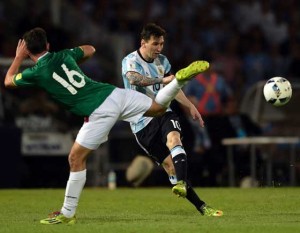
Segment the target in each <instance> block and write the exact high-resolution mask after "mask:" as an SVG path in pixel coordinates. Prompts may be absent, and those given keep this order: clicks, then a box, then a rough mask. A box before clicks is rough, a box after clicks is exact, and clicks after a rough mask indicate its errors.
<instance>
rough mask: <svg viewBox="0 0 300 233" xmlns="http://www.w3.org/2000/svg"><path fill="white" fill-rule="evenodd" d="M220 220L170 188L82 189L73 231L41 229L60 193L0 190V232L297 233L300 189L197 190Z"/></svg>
mask: <svg viewBox="0 0 300 233" xmlns="http://www.w3.org/2000/svg"><path fill="white" fill-rule="evenodd" d="M196 191H197V193H198V194H199V196H200V197H201V198H202V199H203V200H205V201H206V202H207V203H208V204H209V205H211V206H214V207H216V208H220V209H221V210H223V211H224V216H223V217H220V218H217V217H205V216H201V215H200V214H199V213H198V212H197V211H196V210H195V209H194V207H193V206H192V205H191V204H190V203H189V202H188V201H187V200H185V199H181V198H177V197H176V196H175V195H173V194H172V193H171V189H170V188H139V189H130V188H118V189H116V190H113V191H110V190H107V189H104V188H97V189H92V188H85V189H84V191H83V193H82V195H81V200H80V203H79V207H78V210H77V218H78V223H77V224H76V225H73V226H66V225H52V226H47V225H41V224H40V223H39V220H40V219H42V218H45V217H46V216H47V214H48V212H52V211H54V210H58V209H59V208H60V207H61V204H62V201H63V197H64V190H63V189H28V190H25V189H18V190H13V189H11V190H10V189H8V190H4V189H2V190H1V189H0V233H4V232H5V233H6V232H7V233H8V232H9V233H18V232H20V233H21V232H22V233H27V232H28V233H29V232H30V233H35V232H37V233H43V232H63V233H76V232H80V233H90V232H93V233H95V232H100V233H101V232H105V233H112V232H121V233H127V232H128V233H129V232H130V233H148V232H149V233H150V232H151V233H169V232H171V233H177V232H178V233H185V232H188V233H193V232H202V233H210V232H220V233H235V232H239V233H241V232H243V233H247V232H251V233H253V232H258V233H261V232H262V233H269V232H271V233H289V232H291V233H292V232H293V233H295V232H299V231H300V197H299V196H300V195H299V194H300V188H253V189H238V188H196Z"/></svg>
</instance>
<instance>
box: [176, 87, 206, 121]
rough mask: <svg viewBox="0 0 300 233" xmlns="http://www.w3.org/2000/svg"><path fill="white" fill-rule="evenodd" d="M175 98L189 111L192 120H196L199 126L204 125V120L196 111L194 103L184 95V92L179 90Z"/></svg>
mask: <svg viewBox="0 0 300 233" xmlns="http://www.w3.org/2000/svg"><path fill="white" fill-rule="evenodd" d="M175 99H176V100H177V101H178V102H179V103H180V104H181V105H183V106H184V107H186V108H187V109H188V110H189V113H190V115H191V117H192V118H193V120H198V121H199V124H200V126H201V127H204V121H203V119H202V117H201V115H200V113H199V112H198V110H197V108H196V107H195V105H194V104H193V103H192V102H191V101H190V100H189V99H188V98H187V97H186V95H185V94H184V92H183V91H182V90H180V91H179V92H178V94H177V95H176V97H175Z"/></svg>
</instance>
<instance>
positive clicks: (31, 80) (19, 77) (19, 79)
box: [13, 69, 35, 86]
mask: <svg viewBox="0 0 300 233" xmlns="http://www.w3.org/2000/svg"><path fill="white" fill-rule="evenodd" d="M13 83H14V84H15V85H16V86H34V85H35V76H34V75H32V71H31V69H25V70H24V71H23V72H22V73H18V74H16V75H15V76H14V78H13Z"/></svg>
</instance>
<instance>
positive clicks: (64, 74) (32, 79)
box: [13, 47, 116, 116]
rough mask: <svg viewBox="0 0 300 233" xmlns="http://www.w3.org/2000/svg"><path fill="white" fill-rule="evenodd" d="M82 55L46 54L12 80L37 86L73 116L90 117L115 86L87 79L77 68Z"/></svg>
mask: <svg viewBox="0 0 300 233" xmlns="http://www.w3.org/2000/svg"><path fill="white" fill-rule="evenodd" d="M83 55H84V53H83V51H82V49H81V48H80V47H77V48H74V49H66V50H62V51H59V52H57V53H50V52H48V53H46V54H45V55H43V56H42V57H40V58H39V60H38V62H37V63H36V65H35V66H33V67H31V68H27V69H25V70H24V71H23V72H22V73H19V74H17V75H16V76H15V77H14V80H13V81H14V83H15V85H16V86H36V87H40V88H42V89H44V90H45V91H46V92H48V93H49V94H50V96H51V97H52V98H53V99H55V100H56V101H58V102H60V103H61V104H63V105H64V106H65V107H66V108H67V109H68V110H69V111H71V112H72V113H74V114H76V115H78V116H89V115H90V114H91V113H92V112H93V111H94V110H95V109H96V108H98V107H99V106H100V105H101V104H102V103H103V101H104V100H105V99H106V98H107V96H109V95H110V94H111V92H112V91H113V90H114V89H115V88H116V87H115V86H113V85H110V84H106V83H101V82H96V81H93V80H92V79H90V78H89V77H87V76H86V75H85V74H84V73H83V72H82V71H81V69H80V68H79V66H78V65H77V61H78V60H80V59H81V58H82V57H83Z"/></svg>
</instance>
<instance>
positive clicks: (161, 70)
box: [158, 66, 164, 76]
mask: <svg viewBox="0 0 300 233" xmlns="http://www.w3.org/2000/svg"><path fill="white" fill-rule="evenodd" d="M158 73H159V75H161V76H164V71H163V68H162V67H161V66H159V67H158Z"/></svg>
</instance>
